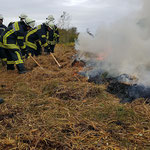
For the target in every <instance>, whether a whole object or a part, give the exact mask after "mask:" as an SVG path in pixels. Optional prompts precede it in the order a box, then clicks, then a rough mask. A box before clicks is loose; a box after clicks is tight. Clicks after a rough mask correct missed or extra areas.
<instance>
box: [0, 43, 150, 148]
mask: <svg viewBox="0 0 150 150" xmlns="http://www.w3.org/2000/svg"><path fill="white" fill-rule="evenodd" d="M74 54H76V51H75V50H74V48H73V46H72V45H57V47H56V50H55V53H54V55H55V56H56V58H57V60H58V62H59V63H60V64H61V65H62V68H59V67H58V66H57V64H56V63H55V61H54V60H53V58H52V57H51V56H39V57H35V59H36V60H37V61H38V62H39V64H40V65H41V66H42V67H43V68H44V69H42V68H40V67H39V66H37V65H36V64H35V62H34V61H33V60H32V59H31V58H29V59H28V60H26V61H25V66H26V68H27V69H28V70H29V72H28V73H26V74H18V73H17V70H16V71H6V68H5V67H2V66H1V67H0V75H1V80H0V97H1V98H3V99H4V100H5V102H4V103H3V104H0V129H1V130H0V149H1V150H10V149H13V150H15V149H16V150H28V149H30V150H53V149H57V150H71V149H72V150H105V149H106V150H150V105H149V104H145V100H144V99H138V100H135V101H134V102H132V103H130V104H120V103H119V101H120V100H119V99H118V98H116V97H115V96H114V95H111V94H109V93H107V92H106V86H107V85H95V84H94V83H89V82H88V81H87V79H86V78H84V77H82V76H80V75H78V74H77V72H78V71H79V69H81V67H80V66H79V65H74V66H72V65H71V64H72V61H73V56H74Z"/></svg>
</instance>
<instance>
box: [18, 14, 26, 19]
mask: <svg viewBox="0 0 150 150" xmlns="http://www.w3.org/2000/svg"><path fill="white" fill-rule="evenodd" d="M27 17H28V16H27V15H26V14H21V15H20V16H19V18H20V19H25V18H27Z"/></svg>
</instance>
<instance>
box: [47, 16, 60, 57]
mask: <svg viewBox="0 0 150 150" xmlns="http://www.w3.org/2000/svg"><path fill="white" fill-rule="evenodd" d="M46 20H47V23H49V24H50V23H51V26H52V28H51V30H49V32H47V41H48V44H49V47H50V49H49V50H48V51H47V52H46V51H45V53H47V54H50V52H51V53H54V49H55V45H56V44H57V43H58V42H59V31H58V28H57V26H56V25H54V21H55V19H54V17H53V16H52V15H49V16H48V17H47V18H46Z"/></svg>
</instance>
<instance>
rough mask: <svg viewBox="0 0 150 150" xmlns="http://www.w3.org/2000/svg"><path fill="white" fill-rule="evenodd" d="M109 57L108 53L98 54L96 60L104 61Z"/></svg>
mask: <svg viewBox="0 0 150 150" xmlns="http://www.w3.org/2000/svg"><path fill="white" fill-rule="evenodd" d="M107 55H108V54H107V53H101V54H98V56H97V58H96V60H99V61H102V60H104V59H105V58H106V57H107Z"/></svg>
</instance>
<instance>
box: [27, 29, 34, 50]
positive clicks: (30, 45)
mask: <svg viewBox="0 0 150 150" xmlns="http://www.w3.org/2000/svg"><path fill="white" fill-rule="evenodd" d="M35 32H37V29H34V30H31V31H29V32H28V33H27V35H26V38H25V42H26V45H27V46H29V47H31V48H33V49H35V50H36V49H37V46H36V44H35V43H31V42H29V41H28V38H29V36H30V35H31V34H33V33H35Z"/></svg>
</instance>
